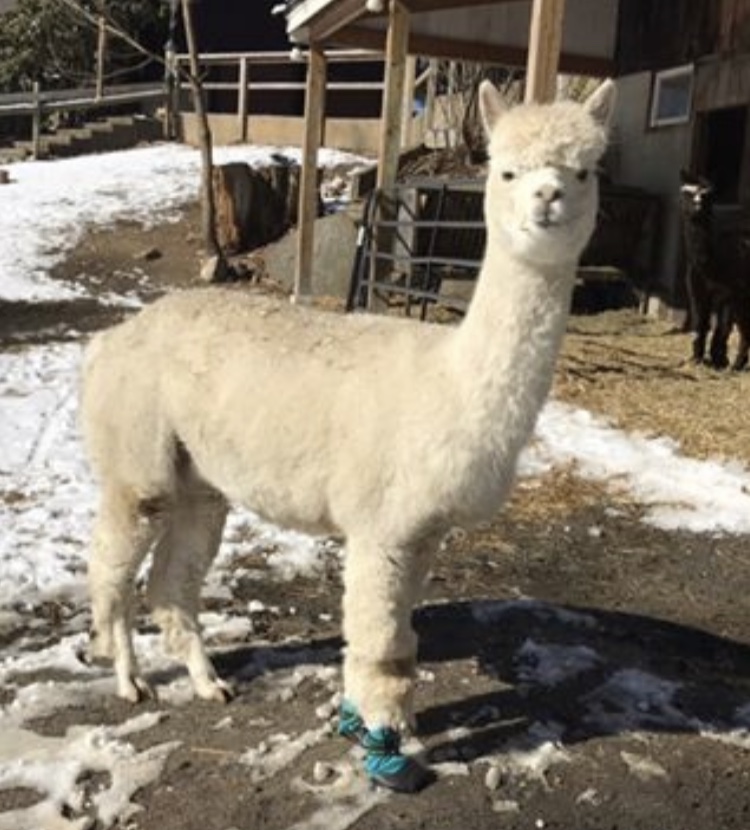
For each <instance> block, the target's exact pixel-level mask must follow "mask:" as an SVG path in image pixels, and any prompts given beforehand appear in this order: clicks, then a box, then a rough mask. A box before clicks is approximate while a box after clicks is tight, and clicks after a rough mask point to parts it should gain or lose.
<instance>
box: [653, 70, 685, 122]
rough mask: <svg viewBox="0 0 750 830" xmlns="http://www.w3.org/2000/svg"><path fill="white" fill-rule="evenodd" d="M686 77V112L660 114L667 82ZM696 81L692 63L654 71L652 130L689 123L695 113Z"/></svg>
mask: <svg viewBox="0 0 750 830" xmlns="http://www.w3.org/2000/svg"><path fill="white" fill-rule="evenodd" d="M681 78H685V80H686V81H687V84H688V86H687V107H686V109H685V112H683V113H680V114H679V115H670V116H661V117H660V116H659V104H660V101H661V94H662V89H663V87H664V86H665V85H666V82H669V81H673V80H675V79H681ZM694 81H695V68H694V66H693V64H692V63H688V64H684V65H683V66H675V67H672V68H671V69H663V70H661V71H659V72H654V78H653V84H652V87H651V106H650V107H649V113H648V126H649V128H650V129H652V130H656V129H660V128H661V127H673V126H678V125H680V124H687V123H689V121H690V118H691V117H692V114H693V86H694Z"/></svg>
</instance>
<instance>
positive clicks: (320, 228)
mask: <svg viewBox="0 0 750 830" xmlns="http://www.w3.org/2000/svg"><path fill="white" fill-rule="evenodd" d="M356 247H357V226H356V224H355V222H354V220H353V219H352V218H351V216H349V215H347V214H346V213H332V214H331V215H329V216H323V217H321V218H320V219H317V220H316V222H315V242H314V247H313V272H312V289H313V294H314V295H315V296H316V297H321V296H328V297H341V298H346V296H347V293H348V291H349V281H350V279H351V274H352V266H353V264H354V252H355V250H356ZM263 258H264V261H265V270H266V273H267V274H268V276H269V277H271V278H272V279H274V280H276V281H278V282H280V283H281V284H282V285H283V286H284V287H285V288H287V289H288V290H289V291H291V290H292V289H293V288H294V267H295V262H296V259H297V230H296V228H295V229H294V230H292V231H290V232H289V233H288V234H287V235H286V236H285V237H284V238H283V239H280V240H279V241H278V242H275V243H273V244H271V245H268V246H267V247H266V249H265V250H264V251H263Z"/></svg>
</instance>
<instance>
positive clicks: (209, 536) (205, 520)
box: [148, 484, 232, 702]
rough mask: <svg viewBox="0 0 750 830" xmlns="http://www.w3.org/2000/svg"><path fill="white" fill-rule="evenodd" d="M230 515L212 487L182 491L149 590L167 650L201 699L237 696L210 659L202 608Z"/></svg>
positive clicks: (160, 546) (158, 549)
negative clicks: (200, 615) (204, 590)
mask: <svg viewBox="0 0 750 830" xmlns="http://www.w3.org/2000/svg"><path fill="white" fill-rule="evenodd" d="M226 516H227V504H226V502H225V500H224V498H223V497H222V496H221V495H220V494H219V493H217V492H216V491H214V490H212V489H210V488H209V487H208V486H206V485H200V484H193V485H191V486H190V487H186V488H184V489H182V490H181V492H180V493H179V495H178V496H177V501H176V503H175V505H174V506H173V509H172V512H171V516H170V521H169V525H168V527H167V529H166V531H165V533H164V535H163V536H162V538H161V539H160V540H159V543H158V544H157V546H156V549H155V551H154V562H153V566H152V568H151V574H150V576H149V585H148V597H149V603H150V605H151V607H152V609H153V617H154V621H155V622H156V623H157V625H158V626H159V627H160V628H161V630H162V632H163V636H164V642H165V646H166V649H167V651H168V652H169V653H170V654H171V655H173V656H174V657H176V658H177V659H179V660H181V661H182V662H183V663H184V664H185V667H186V668H187V670H188V673H189V675H190V679H191V681H192V684H193V688H194V689H195V693H196V694H197V695H198V696H199V697H201V698H205V699H207V700H218V701H221V702H225V701H227V700H229V699H230V698H231V697H232V690H231V688H230V686H229V685H228V684H227V683H225V682H224V681H223V680H220V679H219V677H218V676H217V674H216V671H215V669H214V667H213V665H212V663H211V661H210V659H209V657H208V655H207V654H206V650H205V647H204V645H203V640H202V637H201V633H200V627H199V625H198V608H199V604H200V591H201V586H202V585H203V580H204V578H205V575H206V572H207V571H208V569H209V567H210V565H211V563H212V562H213V560H214V558H215V556H216V553H217V551H218V549H219V545H220V543H221V535H222V531H223V529H224V523H225V520H226Z"/></svg>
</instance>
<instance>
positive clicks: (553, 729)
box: [213, 600, 750, 761]
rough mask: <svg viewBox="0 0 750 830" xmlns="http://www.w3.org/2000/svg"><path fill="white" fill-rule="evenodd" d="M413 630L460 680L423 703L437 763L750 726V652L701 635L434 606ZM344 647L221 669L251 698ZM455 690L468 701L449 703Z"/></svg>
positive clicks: (278, 650) (546, 607)
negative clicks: (285, 673) (622, 737)
mask: <svg viewBox="0 0 750 830" xmlns="http://www.w3.org/2000/svg"><path fill="white" fill-rule="evenodd" d="M414 625H415V628H416V629H417V631H418V633H419V638H420V652H419V661H420V666H421V667H423V668H427V667H429V666H430V665H431V664H432V665H435V664H440V665H441V666H444V667H445V668H446V669H447V670H448V671H449V672H452V674H449V675H445V674H444V672H442V671H441V672H440V678H441V682H440V684H436V686H437V685H440V687H441V690H442V691H441V692H440V694H441V697H440V699H439V700H438V699H437V698H438V695H437V694H433V702H432V703H430V702H425V698H427V699H428V701H429V698H430V695H431V692H430V684H426V685H425V686H424V687H422V688H420V690H419V692H418V695H417V705H418V709H419V711H418V716H417V719H418V734H419V736H420V738H422V739H423V740H424V741H425V742H426V744H427V746H428V755H429V757H430V760H432V761H436V760H438V761H439V760H441V758H442V756H443V755H445V757H451V758H456V757H459V758H465V759H476V758H481V757H486V756H490V755H494V754H496V753H498V752H505V751H507V750H508V749H509V748H522V749H523V750H533V749H534V748H535V747H537V746H541V745H542V744H543V743H545V742H548V741H550V740H553V741H556V742H557V741H559V742H562V743H563V744H566V745H571V744H575V743H583V742H586V741H588V740H590V739H592V738H596V737H601V736H607V735H619V734H627V733H633V732H639V731H640V732H651V733H658V732H664V733H671V734H679V733H692V734H696V733H698V732H708V733H715V734H722V733H729V732H731V731H732V730H737V729H743V728H747V727H748V726H750V645H745V644H743V643H739V642H734V641H731V640H729V639H725V638H722V637H717V636H715V635H713V634H710V633H708V632H705V631H702V630H699V629H696V628H691V627H688V626H683V625H679V624H676V623H670V622H667V621H663V620H658V619H654V618H650V617H645V616H639V615H635V614H626V613H621V612H615V611H602V610H600V609H592V608H574V607H568V606H561V605H553V604H548V603H544V602H539V601H534V600H512V601H505V602H504V601H475V602H454V603H446V604H441V605H431V606H426V607H423V608H421V609H419V610H418V611H417V612H416V613H415V615H414ZM341 647H342V641H341V639H340V638H338V637H326V638H323V639H320V640H309V641H300V642H294V643H288V642H287V643H284V644H279V645H262V646H247V647H242V648H234V649H228V650H226V651H223V652H214V654H213V661H214V664H215V665H216V668H217V670H218V671H219V673H220V675H221V676H222V677H224V678H226V679H228V680H231V681H232V682H233V683H234V684H235V686H236V687H237V688H238V690H239V691H240V693H242V691H243V689H249V688H251V687H252V684H253V682H254V680H255V679H256V678H258V677H260V676H261V675H264V674H266V673H269V672H273V671H277V670H283V669H293V668H296V667H300V666H303V665H313V666H320V667H323V666H336V665H338V664H339V663H340V661H341ZM461 661H471V662H472V665H473V668H474V672H475V674H476V675H477V676H478V680H477V684H476V685H477V686H481V689H482V691H481V693H474V694H472V693H471V686H470V685H465V682H466V679H467V677H471V676H472V675H469V673H468V672H467V671H466V670H465V668H464V666H463V665H459V664H460V662H461ZM452 664H456V665H452ZM456 672H465V674H464V675H463V676H459V675H457V674H456ZM446 678H447V686H446V683H445V682H443V681H445V680H446ZM462 681H463V682H462ZM493 687H496V688H493ZM446 688H447V689H448V692H447V694H454V692H455V690H458V689H460V694H459V695H457V696H455V697H454V698H453V699H451V700H450V701H449V702H446V701H445V696H446V692H445V691H444V690H445V689H446ZM467 690H468V693H467ZM457 728H458V730H459V731H458V732H456V729H457ZM457 736H458V737H457Z"/></svg>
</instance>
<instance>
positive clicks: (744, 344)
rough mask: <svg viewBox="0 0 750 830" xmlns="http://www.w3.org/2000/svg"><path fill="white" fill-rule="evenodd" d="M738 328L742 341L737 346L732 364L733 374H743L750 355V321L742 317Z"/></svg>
mask: <svg viewBox="0 0 750 830" xmlns="http://www.w3.org/2000/svg"><path fill="white" fill-rule="evenodd" d="M737 328H738V329H739V333H740V339H739V343H738V344H737V354H736V355H735V358H734V363H732V371H733V372H741V371H742V370H743V369H744V368H745V367H746V366H747V363H748V353H750V320H748V319H744V315H743V317H741V318H740V319H739V320H738V323H737Z"/></svg>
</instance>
